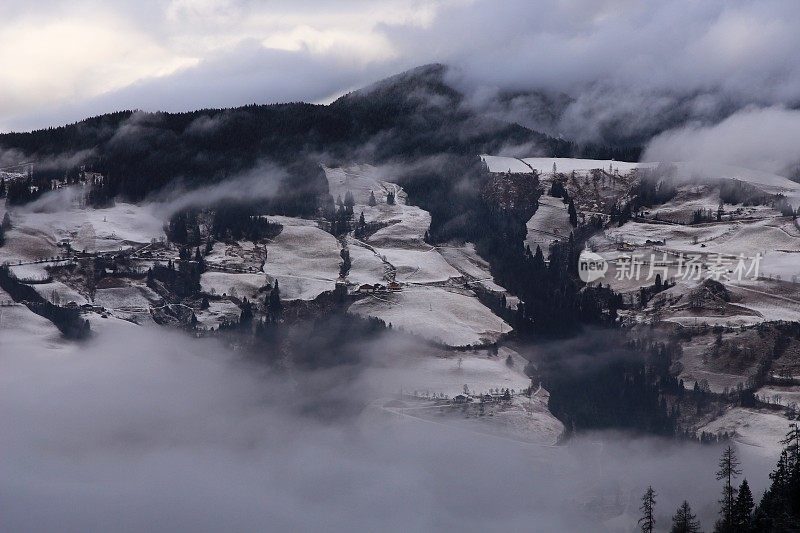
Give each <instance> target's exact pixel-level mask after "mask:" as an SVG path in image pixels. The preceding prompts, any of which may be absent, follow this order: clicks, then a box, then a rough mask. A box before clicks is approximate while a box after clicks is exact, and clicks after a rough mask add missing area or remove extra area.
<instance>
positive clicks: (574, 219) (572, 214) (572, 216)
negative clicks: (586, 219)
mask: <svg viewBox="0 0 800 533" xmlns="http://www.w3.org/2000/svg"><path fill="white" fill-rule="evenodd" d="M567 213H568V214H569V223H570V224H572V226H573V227H576V226H577V225H578V212H577V211H575V201H574V200H573V199H572V198H570V199H569V205H568V206H567Z"/></svg>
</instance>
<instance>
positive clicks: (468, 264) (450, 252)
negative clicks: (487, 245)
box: [436, 242, 516, 308]
mask: <svg viewBox="0 0 800 533" xmlns="http://www.w3.org/2000/svg"><path fill="white" fill-rule="evenodd" d="M436 249H437V251H438V252H439V254H441V256H442V257H444V259H445V261H447V262H448V263H449V264H450V265H451V266H452V267H453V268H455V269H456V270H458V271H459V272H460V273H461V275H462V276H464V278H466V279H467V280H469V281H471V282H474V283H478V284H480V285H482V286H483V287H484V288H486V289H488V290H490V291H492V292H496V293H499V294H503V293H505V294H506V297H507V298H508V299H509V303H510V302H511V300H512V299H515V298H516V297H515V296H511V295H510V294H508V293H506V290H505V289H504V288H503V287H501V286H500V285H498V284H497V283H496V282H495V281H494V278H493V277H492V274H491V271H490V269H489V268H490V267H489V263H488V262H487V261H486V260H485V259H483V258H482V257H481V256H479V255H478V252H477V251H476V250H475V245H474V244H472V243H471V242H468V243H464V244H460V245H456V244H450V245H444V246H437V247H436ZM513 307H515V308H516V304H514V305H513Z"/></svg>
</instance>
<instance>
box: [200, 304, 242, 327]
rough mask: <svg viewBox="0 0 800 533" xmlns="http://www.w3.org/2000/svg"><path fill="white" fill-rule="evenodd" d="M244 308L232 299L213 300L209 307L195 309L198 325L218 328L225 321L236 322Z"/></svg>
mask: <svg viewBox="0 0 800 533" xmlns="http://www.w3.org/2000/svg"><path fill="white" fill-rule="evenodd" d="M241 313H242V310H241V309H239V306H238V305H236V304H235V303H233V302H231V301H230V300H211V301H209V302H208V309H203V310H198V311H195V316H196V317H197V323H198V327H200V328H201V329H212V328H213V329H218V328H219V326H220V324H222V323H223V322H236V321H238V320H239V316H240V315H241Z"/></svg>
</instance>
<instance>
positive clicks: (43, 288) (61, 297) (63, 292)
mask: <svg viewBox="0 0 800 533" xmlns="http://www.w3.org/2000/svg"><path fill="white" fill-rule="evenodd" d="M31 287H33V289H34V290H35V291H36V292H38V293H39V295H41V296H42V297H43V298H45V299H47V300H48V301H50V302H54V303H60V304H61V305H64V304H67V303H69V302H75V303H77V304H78V305H80V304H84V303H86V298H85V297H84V296H83V295H82V294H80V293H79V292H78V291H76V290H75V289H73V288H72V287H69V286H67V285H65V284H64V283H61V282H60V281H51V282H50V283H36V284H34V285H31Z"/></svg>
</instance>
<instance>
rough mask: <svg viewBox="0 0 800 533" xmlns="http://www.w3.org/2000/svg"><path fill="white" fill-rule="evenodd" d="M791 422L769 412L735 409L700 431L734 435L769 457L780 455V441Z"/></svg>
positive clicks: (740, 441) (737, 440)
mask: <svg viewBox="0 0 800 533" xmlns="http://www.w3.org/2000/svg"><path fill="white" fill-rule="evenodd" d="M789 424H790V421H789V420H788V419H786V418H785V417H783V416H781V415H779V414H775V413H772V412H767V411H759V410H756V409H748V408H745V407H734V408H731V409H729V410H728V411H726V412H725V414H723V415H722V416H721V417H720V418H718V419H716V420H714V421H713V422H711V423H710V424H708V425H706V426H705V427H703V428H701V429H700V431H708V432H710V433H713V434H716V433H724V432H725V431H727V432H728V433H729V434H730V433H732V434H733V435H734V440H735V441H736V442H738V443H741V444H744V445H747V446H752V447H753V448H754V449H755V450H757V451H759V452H761V453H762V454H763V455H765V456H767V457H777V456H778V455H780V451H781V448H782V447H781V444H780V441H781V439H783V438H784V437H785V436H786V432H787V431H788V429H789Z"/></svg>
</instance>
